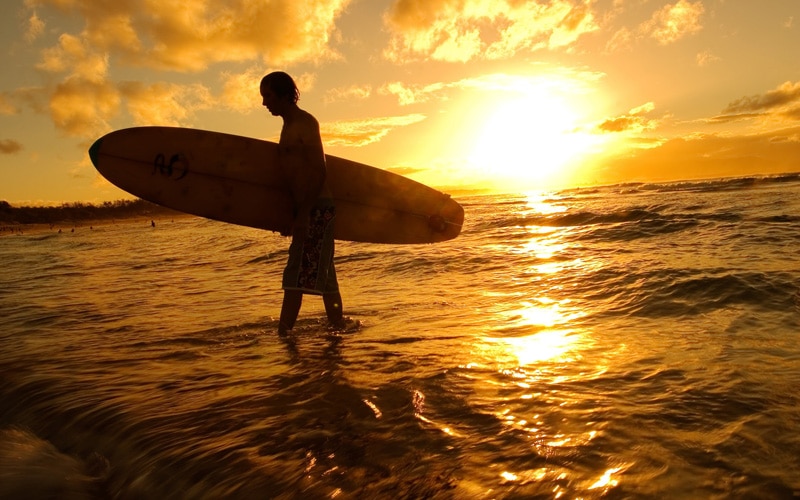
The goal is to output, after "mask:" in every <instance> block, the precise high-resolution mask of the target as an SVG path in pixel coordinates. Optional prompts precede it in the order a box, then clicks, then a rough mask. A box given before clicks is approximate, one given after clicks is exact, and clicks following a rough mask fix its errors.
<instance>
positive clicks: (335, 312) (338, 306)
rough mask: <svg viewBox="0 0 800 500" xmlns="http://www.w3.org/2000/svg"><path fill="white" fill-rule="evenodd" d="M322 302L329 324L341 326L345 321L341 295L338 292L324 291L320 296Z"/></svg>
mask: <svg viewBox="0 0 800 500" xmlns="http://www.w3.org/2000/svg"><path fill="white" fill-rule="evenodd" d="M322 302H323V303H324V304H325V313H327V315H328V321H329V322H330V323H331V325H333V326H334V327H336V328H343V327H344V326H345V323H344V316H343V312H342V295H341V294H340V293H339V292H334V293H326V294H324V295H323V296H322Z"/></svg>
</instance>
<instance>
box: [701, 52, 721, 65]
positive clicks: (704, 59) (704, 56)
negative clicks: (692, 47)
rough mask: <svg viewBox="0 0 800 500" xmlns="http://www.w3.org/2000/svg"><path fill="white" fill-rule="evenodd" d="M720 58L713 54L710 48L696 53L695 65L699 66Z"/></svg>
mask: <svg viewBox="0 0 800 500" xmlns="http://www.w3.org/2000/svg"><path fill="white" fill-rule="evenodd" d="M721 60H722V59H721V58H719V57H717V56H716V55H714V53H713V52H711V51H710V50H704V51H703V52H700V53H698V54H697V65H698V66H700V67H701V68H703V67H705V66H708V65H710V64H712V63H715V62H718V61H721Z"/></svg>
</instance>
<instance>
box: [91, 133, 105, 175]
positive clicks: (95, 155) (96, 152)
mask: <svg viewBox="0 0 800 500" xmlns="http://www.w3.org/2000/svg"><path fill="white" fill-rule="evenodd" d="M102 143H103V138H102V137H101V138H100V139H97V140H96V141H94V144H92V147H90V148H89V158H91V160H92V164H93V165H94V166H95V168H97V162H98V161H99V160H100V158H99V156H100V146H101V144H102Z"/></svg>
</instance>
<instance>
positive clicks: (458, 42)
mask: <svg viewBox="0 0 800 500" xmlns="http://www.w3.org/2000/svg"><path fill="white" fill-rule="evenodd" d="M591 4H592V2H590V1H583V0H555V1H552V2H548V3H540V2H520V1H515V0H395V1H394V3H393V4H392V6H391V8H390V9H389V11H388V12H387V14H386V15H385V16H384V23H385V24H386V26H387V28H388V30H389V32H390V34H391V40H390V43H389V47H388V48H387V49H386V50H385V51H384V56H385V57H386V58H388V59H389V60H392V61H404V60H413V59H434V60H439V61H451V62H467V61H470V60H472V59H503V58H508V57H511V56H513V55H514V54H516V53H517V52H519V51H523V50H527V51H536V50H540V49H556V48H561V47H567V46H570V45H571V44H573V43H574V42H575V41H576V40H577V39H578V38H579V37H580V36H581V35H583V34H585V33H589V32H591V31H594V30H596V29H597V24H596V23H595V19H594V14H593V12H592V10H591V8H590V5H591Z"/></svg>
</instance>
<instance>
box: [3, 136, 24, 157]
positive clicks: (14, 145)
mask: <svg viewBox="0 0 800 500" xmlns="http://www.w3.org/2000/svg"><path fill="white" fill-rule="evenodd" d="M22 149H23V148H22V144H20V143H19V142H17V141H15V140H14V139H0V154H4V155H13V154H16V153H19V152H20V151H22Z"/></svg>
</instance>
